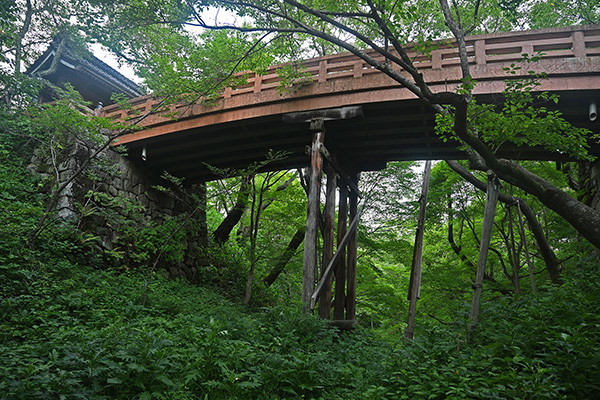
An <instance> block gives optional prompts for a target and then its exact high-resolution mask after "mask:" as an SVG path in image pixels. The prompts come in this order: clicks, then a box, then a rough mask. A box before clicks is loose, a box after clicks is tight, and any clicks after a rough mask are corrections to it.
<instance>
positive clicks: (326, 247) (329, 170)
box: [319, 163, 337, 319]
mask: <svg viewBox="0 0 600 400" xmlns="http://www.w3.org/2000/svg"><path fill="white" fill-rule="evenodd" d="M325 173H326V174H327V191H326V195H325V210H324V211H323V215H324V217H325V223H324V229H323V263H322V264H321V275H323V274H324V273H325V269H326V268H327V266H328V265H329V262H330V261H331V259H332V258H333V242H334V238H335V193H336V189H337V177H336V173H335V171H334V169H333V166H332V165H331V164H330V163H325ZM332 285H333V275H331V276H330V277H329V278H328V279H327V280H326V284H325V287H324V288H323V293H322V294H321V296H320V299H319V316H320V317H321V318H323V319H329V318H331V287H332Z"/></svg>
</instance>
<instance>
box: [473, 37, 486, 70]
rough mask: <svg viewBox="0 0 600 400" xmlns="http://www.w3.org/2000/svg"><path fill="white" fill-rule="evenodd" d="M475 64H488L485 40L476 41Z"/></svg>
mask: <svg viewBox="0 0 600 400" xmlns="http://www.w3.org/2000/svg"><path fill="white" fill-rule="evenodd" d="M473 47H475V63H476V64H477V65H484V64H486V63H487V60H486V58H485V40H476V41H475V44H474V45H473Z"/></svg>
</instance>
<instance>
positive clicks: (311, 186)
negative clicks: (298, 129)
mask: <svg viewBox="0 0 600 400" xmlns="http://www.w3.org/2000/svg"><path fill="white" fill-rule="evenodd" d="M310 129H311V131H313V132H314V134H313V141H312V147H311V154H310V156H311V161H310V177H309V181H308V206H307V212H306V231H305V234H304V267H303V272H302V308H303V309H304V310H305V311H310V303H311V297H312V295H313V293H314V291H315V279H316V269H317V240H318V232H319V218H320V217H319V213H320V202H321V201H320V200H321V199H320V193H321V175H322V168H323V158H322V156H321V152H320V147H321V146H322V145H323V141H324V137H325V122H324V121H323V118H316V119H313V120H312V121H311V123H310Z"/></svg>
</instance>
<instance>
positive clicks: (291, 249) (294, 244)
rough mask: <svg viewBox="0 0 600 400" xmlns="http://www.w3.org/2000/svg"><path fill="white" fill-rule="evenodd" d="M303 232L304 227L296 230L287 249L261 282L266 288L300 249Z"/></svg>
mask: <svg viewBox="0 0 600 400" xmlns="http://www.w3.org/2000/svg"><path fill="white" fill-rule="evenodd" d="M304 231H305V228H304V227H302V228H298V230H297V231H296V233H295V234H294V237H292V240H291V241H290V243H289V244H288V246H287V248H286V249H285V251H284V252H283V254H282V255H281V257H279V261H277V264H276V265H275V267H273V269H272V270H271V272H269V274H268V275H267V276H266V277H265V279H263V282H264V283H265V285H266V286H267V287H269V286H271V285H272V284H273V282H275V280H276V279H277V277H278V276H279V275H280V274H281V273H282V272H283V269H284V268H285V266H286V265H287V263H288V262H289V261H290V260H291V258H292V256H293V255H294V254H295V253H296V250H298V247H300V244H302V242H303V241H304Z"/></svg>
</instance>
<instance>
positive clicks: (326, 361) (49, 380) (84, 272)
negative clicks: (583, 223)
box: [0, 144, 600, 400]
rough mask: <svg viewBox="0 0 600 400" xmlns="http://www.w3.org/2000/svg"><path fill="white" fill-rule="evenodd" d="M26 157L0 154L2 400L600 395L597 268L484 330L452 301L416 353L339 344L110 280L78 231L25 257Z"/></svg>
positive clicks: (584, 266)
mask: <svg viewBox="0 0 600 400" xmlns="http://www.w3.org/2000/svg"><path fill="white" fill-rule="evenodd" d="M21 150H22V148H21ZM14 154H25V153H24V152H23V151H15V148H12V147H10V146H8V145H4V147H3V145H2V144H0V161H1V162H0V177H1V178H2V179H0V212H1V215H2V217H3V220H2V223H1V224H0V238H1V240H0V283H1V285H0V399H181V400H186V399H202V400H204V399H302V398H304V399H340V400H350V399H361V400H362V399H595V398H600V383H599V382H600V309H599V307H600V306H599V304H600V301H599V300H600V287H599V285H598V282H600V271H599V270H598V265H597V260H596V261H593V260H588V261H587V262H586V261H585V260H584V261H581V262H580V263H579V266H578V267H577V268H573V269H572V270H570V271H565V284H564V285H563V286H561V287H553V286H542V287H540V290H539V291H538V293H537V295H532V294H527V295H523V296H520V297H518V298H513V297H502V296H498V295H496V294H494V293H492V292H490V293H489V294H488V296H489V297H488V298H487V299H486V300H485V302H484V303H483V305H482V310H483V314H482V315H481V325H480V326H479V327H478V328H477V330H476V332H475V333H474V334H470V335H467V330H466V318H465V316H464V315H461V314H460V311H461V310H462V311H463V312H464V311H466V310H468V309H469V305H468V304H465V305H459V304H456V306H455V310H456V313H455V314H452V315H447V314H448V313H449V312H448V311H447V310H448V309H451V308H452V307H450V306H449V304H453V303H451V302H448V303H447V304H444V307H443V309H444V310H445V311H444V317H445V318H444V319H443V321H454V322H453V323H451V324H448V323H447V322H443V323H442V322H440V323H437V324H436V323H432V321H431V320H429V321H428V322H427V324H424V322H425V318H427V317H426V316H419V319H418V321H417V323H418V326H420V327H421V329H420V330H419V331H417V338H416V339H415V340H413V341H407V340H405V339H403V335H401V334H400V333H399V332H397V331H396V330H393V331H389V330H387V331H384V330H383V328H382V330H379V331H378V330H372V329H369V328H368V327H367V325H368V323H365V324H364V326H363V327H359V328H358V329H356V330H355V331H353V332H350V333H344V334H341V333H339V332H337V331H336V330H334V329H331V328H328V327H327V326H326V324H325V323H324V322H323V321H320V320H318V319H316V318H314V317H312V316H307V315H304V314H303V313H302V312H301V311H300V310H298V309H297V308H296V305H290V304H289V303H287V302H283V301H280V302H279V303H280V304H279V305H276V303H277V302H275V301H273V302H272V303H273V304H274V305H272V306H270V307H268V308H253V309H250V308H246V307H243V306H241V305H240V304H238V303H236V302H235V299H241V296H239V293H236V294H235V295H228V293H222V292H220V291H219V289H218V288H215V287H212V288H210V287H198V286H192V285H189V284H188V283H186V282H183V281H169V280H166V279H164V278H162V277H161V274H160V273H157V274H156V276H154V277H153V279H151V280H148V275H147V270H145V269H139V270H136V269H135V268H133V269H130V270H127V268H122V269H120V270H119V271H115V270H110V269H109V270H106V269H103V268H102V263H101V258H100V257H99V256H98V255H97V254H96V253H95V252H94V250H93V246H91V245H89V241H88V239H89V238H87V237H85V236H84V235H82V234H80V233H78V231H77V230H76V229H74V228H73V227H68V226H64V225H53V226H51V227H50V228H49V229H46V230H44V231H42V232H41V234H40V235H39V236H38V237H37V239H36V241H35V243H34V244H33V245H31V246H27V245H25V244H26V243H27V241H28V235H29V233H30V232H31V230H32V228H33V227H34V226H35V224H36V223H37V221H38V220H39V218H40V217H41V215H42V214H43V209H44V201H45V200H46V199H44V198H43V196H42V195H40V194H39V191H38V190H37V185H38V183H39V182H37V181H36V179H35V178H34V177H33V176H32V175H30V174H28V173H26V172H25V166H26V160H27V157H24V158H23V159H24V160H25V161H22V160H21V159H19V158H15V157H14V156H13V155H14ZM146 285H149V291H148V298H147V301H146V303H145V304H144V305H142V304H143V298H144V293H145V288H146ZM360 288H361V286H360V285H359V290H360ZM221 290H222V289H221ZM232 299H234V300H232ZM388 304H389V303H388ZM381 307H384V305H382V306H381ZM428 307H429V309H431V307H432V305H431V304H429V306H428ZM392 311H393V310H392ZM440 321H442V320H440ZM424 325H426V326H427V328H423V326H424ZM382 326H385V324H383V325H382Z"/></svg>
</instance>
